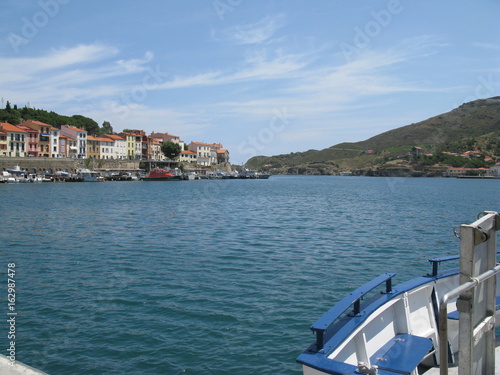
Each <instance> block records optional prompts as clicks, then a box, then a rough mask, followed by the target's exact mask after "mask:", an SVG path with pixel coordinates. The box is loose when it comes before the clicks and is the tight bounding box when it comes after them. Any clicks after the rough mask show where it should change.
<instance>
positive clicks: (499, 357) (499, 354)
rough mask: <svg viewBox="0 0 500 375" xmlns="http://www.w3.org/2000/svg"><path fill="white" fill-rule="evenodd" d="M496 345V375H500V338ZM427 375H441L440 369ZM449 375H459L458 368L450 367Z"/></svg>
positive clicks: (426, 373) (432, 369) (433, 369)
mask: <svg viewBox="0 0 500 375" xmlns="http://www.w3.org/2000/svg"><path fill="white" fill-rule="evenodd" d="M495 345H496V349H495V375H500V337H497V338H496V342H495ZM425 375H439V368H437V367H434V368H431V369H430V370H428V371H426V372H425ZM448 375H458V367H450V368H449V369H448Z"/></svg>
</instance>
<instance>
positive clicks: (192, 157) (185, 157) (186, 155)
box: [179, 150, 197, 164]
mask: <svg viewBox="0 0 500 375" xmlns="http://www.w3.org/2000/svg"><path fill="white" fill-rule="evenodd" d="M179 161H180V162H181V163H192V164H197V158H196V152H194V151H189V150H183V151H181V154H180V155H179Z"/></svg>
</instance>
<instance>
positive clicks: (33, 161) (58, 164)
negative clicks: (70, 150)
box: [0, 157, 139, 173]
mask: <svg viewBox="0 0 500 375" xmlns="http://www.w3.org/2000/svg"><path fill="white" fill-rule="evenodd" d="M16 165H18V166H19V167H20V168H21V169H24V170H26V171H28V172H31V171H35V172H36V173H44V172H47V171H49V170H52V172H56V171H68V172H69V173H76V170H77V169H80V168H89V169H111V170H114V169H116V170H139V161H135V160H108V159H96V160H89V159H71V158H30V157H25V158H7V157H0V170H1V171H3V170H5V169H7V168H14V167H15V166H16Z"/></svg>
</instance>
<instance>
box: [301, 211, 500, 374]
mask: <svg viewBox="0 0 500 375" xmlns="http://www.w3.org/2000/svg"><path fill="white" fill-rule="evenodd" d="M498 230H500V215H499V214H498V213H497V212H484V213H482V214H481V216H480V217H479V218H478V220H477V221H475V222H474V223H472V224H470V225H461V226H460V230H459V231H456V232H455V234H456V235H457V237H459V238H460V255H456V256H447V257H442V258H436V259H430V260H429V261H430V262H431V264H432V272H431V273H429V274H427V275H424V276H422V277H419V278H416V279H413V280H410V281H407V282H404V283H402V284H399V285H396V286H394V287H393V286H392V279H393V277H394V276H395V274H394V273H386V274H384V275H381V276H379V277H377V278H375V279H374V280H372V281H370V282H368V283H366V284H365V285H363V286H361V287H360V288H358V289H356V290H355V291H353V292H352V293H351V294H350V295H349V296H347V297H345V298H344V299H342V300H341V301H339V302H338V303H337V304H336V305H335V306H334V307H332V308H331V309H330V310H329V311H328V312H327V313H325V314H324V315H323V316H322V317H321V318H320V319H319V320H317V321H316V322H315V323H314V324H313V325H312V326H311V330H312V331H313V332H314V333H315V334H316V341H315V342H314V343H313V344H311V345H310V346H309V348H308V349H307V350H305V351H304V352H303V353H302V354H301V355H300V356H299V357H298V358H297V362H299V363H301V364H302V368H303V373H304V374H305V375H320V374H336V375H341V374H342V375H343V374H351V375H355V374H377V373H380V374H383V375H390V374H411V375H417V374H428V375H431V374H433V375H434V374H438V373H439V374H447V373H448V370H452V371H454V372H453V373H456V371H457V370H458V373H459V374H461V375H472V374H474V375H476V374H494V373H498V372H495V354H496V355H497V357H498V356H499V353H500V352H499V351H498V349H495V342H496V341H497V342H498V340H496V339H495V315H497V314H498V309H499V308H500V305H499V303H500V297H499V295H500V293H499V292H500V290H499V288H497V285H499V283H498V282H497V281H500V280H497V279H498V275H500V265H498V263H497V262H496V258H497V256H496V253H497V251H496V246H497V245H496V237H497V233H496V232H497V231H498ZM453 260H458V261H459V263H460V266H459V268H454V269H447V270H444V271H439V268H438V265H439V264H440V263H443V262H449V261H453ZM380 284H385V288H384V290H383V291H382V293H381V294H375V293H374V291H375V290H377V289H378V288H379V285H380ZM499 349H500V348H499ZM496 371H498V368H497V370H496Z"/></svg>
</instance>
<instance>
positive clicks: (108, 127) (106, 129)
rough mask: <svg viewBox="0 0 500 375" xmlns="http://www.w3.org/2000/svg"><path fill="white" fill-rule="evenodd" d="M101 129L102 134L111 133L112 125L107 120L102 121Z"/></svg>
mask: <svg viewBox="0 0 500 375" xmlns="http://www.w3.org/2000/svg"><path fill="white" fill-rule="evenodd" d="M101 131H102V133H103V134H113V127H112V126H111V123H110V122H109V121H104V122H103V123H102V127H101Z"/></svg>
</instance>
